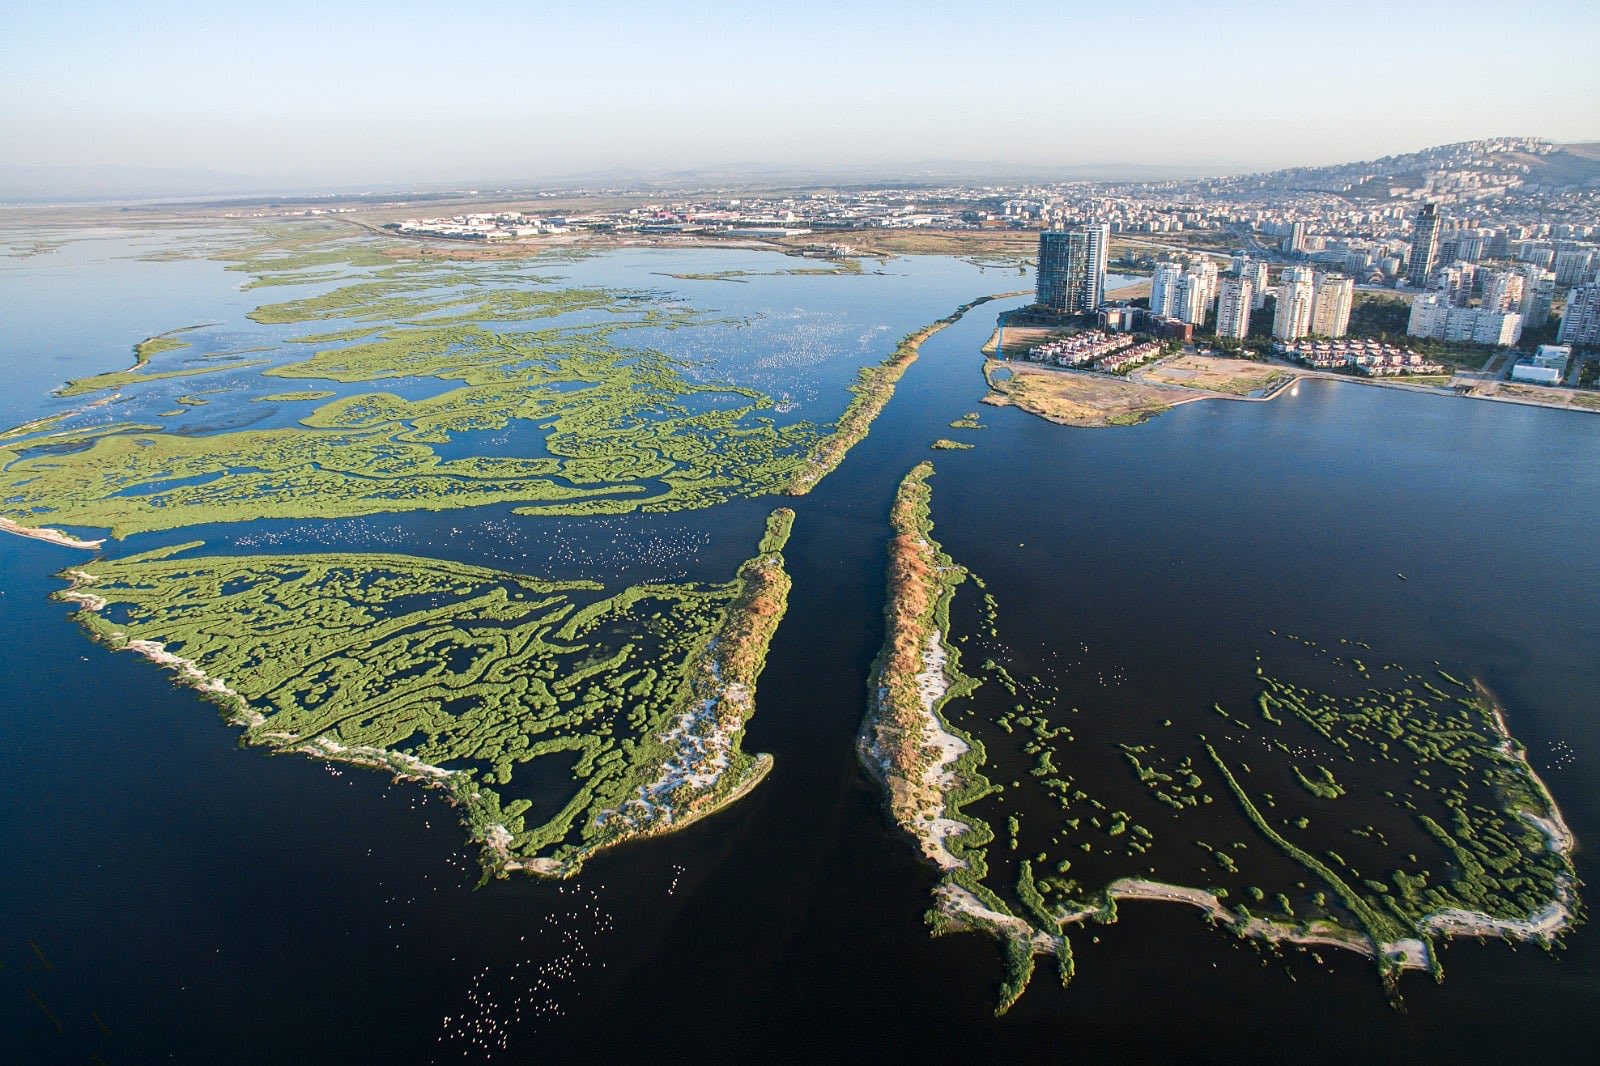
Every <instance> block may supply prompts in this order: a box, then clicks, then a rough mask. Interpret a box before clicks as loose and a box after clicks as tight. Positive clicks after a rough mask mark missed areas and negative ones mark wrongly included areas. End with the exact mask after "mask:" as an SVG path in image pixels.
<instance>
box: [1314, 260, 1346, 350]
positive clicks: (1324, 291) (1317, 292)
mask: <svg viewBox="0 0 1600 1066" xmlns="http://www.w3.org/2000/svg"><path fill="white" fill-rule="evenodd" d="M1355 294H1356V283H1355V281H1354V279H1352V278H1348V277H1345V276H1344V275H1343V274H1318V275H1317V277H1316V281H1315V282H1314V283H1313V285H1312V292H1311V325H1310V332H1311V335H1312V336H1313V337H1343V336H1344V335H1345V334H1346V333H1349V332H1350V308H1351V306H1352V305H1353V304H1354V303H1355Z"/></svg>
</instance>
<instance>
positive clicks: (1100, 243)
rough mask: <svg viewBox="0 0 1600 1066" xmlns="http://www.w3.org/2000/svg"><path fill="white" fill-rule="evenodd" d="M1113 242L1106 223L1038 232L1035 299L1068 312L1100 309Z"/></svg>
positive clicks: (1081, 312) (1072, 313)
mask: <svg viewBox="0 0 1600 1066" xmlns="http://www.w3.org/2000/svg"><path fill="white" fill-rule="evenodd" d="M1110 243H1111V234H1110V230H1109V229H1108V228H1107V227H1106V226H1105V225H1104V224H1101V225H1098V226H1084V227H1082V228H1079V229H1072V230H1051V231H1047V232H1044V233H1041V234H1039V288H1038V292H1037V295H1036V297H1035V301H1034V302H1035V303H1037V304H1038V305H1039V306H1041V307H1048V308H1049V309H1050V310H1052V311H1060V312H1061V313H1063V314H1068V315H1089V314H1093V313H1094V312H1095V311H1097V310H1099V309H1100V305H1101V303H1103V302H1104V298H1105V287H1106V249H1107V246H1108V245H1109V244H1110Z"/></svg>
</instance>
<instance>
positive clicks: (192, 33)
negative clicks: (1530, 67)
mask: <svg viewBox="0 0 1600 1066" xmlns="http://www.w3.org/2000/svg"><path fill="white" fill-rule="evenodd" d="M226 8H227V6H226V5H225V8H224V9H222V10H207V11H206V12H201V13H198V14H197V13H194V12H191V11H189V10H187V9H181V8H178V7H177V6H176V5H172V4H167V3H157V4H153V5H141V6H140V8H139V9H138V11H132V10H125V9H122V8H118V7H114V6H111V5H105V4H100V3H92V4H88V5H80V6H78V7H76V8H74V9H72V10H71V11H65V12H64V11H61V10H57V9H47V8H43V7H40V8H36V9H32V10H28V11H21V12H17V13H15V14H14V15H13V17H12V19H11V20H10V23H11V24H10V26H9V27H8V41H7V42H5V43H0V71H3V73H0V89H3V91H4V92H5V94H6V97H7V99H8V100H10V101H12V105H13V106H12V107H10V108H8V109H7V110H6V112H5V113H4V114H3V115H0V139H3V140H4V141H5V143H6V144H7V146H8V151H7V159H6V164H7V166H6V170H7V171H9V172H10V179H11V181H12V183H15V182H16V181H18V180H19V179H23V178H26V177H28V176H29V175H30V174H31V175H33V176H34V177H35V178H36V179H37V180H40V181H43V180H47V179H48V178H50V177H51V176H54V177H56V178H59V177H60V176H61V174H62V173H63V171H65V172H94V173H99V174H101V176H102V179H103V180H108V181H112V182H115V181H116V180H117V178H118V177H119V176H120V177H121V178H122V179H124V180H125V181H127V182H130V183H137V182H140V181H142V182H144V183H146V184H149V183H151V182H155V183H158V184H159V183H160V182H161V181H166V182H168V183H169V184H170V183H172V182H175V181H176V182H178V183H179V184H183V185H187V186H190V187H193V188H194V189H195V190H197V191H199V190H202V189H204V188H205V187H206V186H207V185H208V184H210V185H215V186H216V187H217V190H218V191H230V190H234V189H237V188H240V187H248V186H250V185H252V184H254V185H256V186H259V187H260V188H261V189H263V190H266V189H269V188H271V189H278V188H288V187H307V188H311V187H323V186H330V187H331V186H349V185H360V184H383V183H385V182H389V183H419V184H433V183H463V182H467V183H471V182H496V181H507V182H509V181H515V180H539V179H557V178H562V177H584V176H589V177H594V176H602V175H616V176H650V175H665V176H670V175H673V174H678V173H682V172H685V171H695V172H699V173H712V174H715V173H719V172H725V173H733V174H738V173H746V174H755V173H761V172H766V173H782V172H786V171H791V172H806V173H812V174H816V173H822V172H838V173H841V174H850V173H866V172H871V173H876V174H887V173H892V172H903V173H904V172H910V173H915V172H918V171H923V170H927V171H938V170H941V169H942V170H944V171H946V172H954V171H966V172H977V171H983V170H986V169H988V170H994V171H1004V170H1006V169H1007V168H1011V169H1013V170H1014V171H1017V172H1024V171H1054V172H1058V173H1068V172H1072V171H1074V170H1075V169H1076V170H1082V171H1085V173H1084V174H1083V176H1093V177H1130V178H1134V177H1140V176H1165V175H1168V174H1171V175H1174V176H1176V175H1179V174H1218V173H1237V172H1242V171H1252V170H1265V169H1273V168H1277V167H1283V166H1291V165H1302V164H1304V165H1317V164H1322V163H1331V162H1335V161H1343V160H1350V159H1369V158H1376V157H1380V156H1383V155H1388V154H1394V153H1399V152H1405V151H1410V150H1414V149H1417V148H1420V147H1423V146H1424V142H1427V143H1434V144H1438V143H1444V142H1447V141H1453V140H1469V139H1475V138H1480V137H1488V136H1500V135H1524V134H1526V135H1536V136H1542V137H1548V138H1550V139H1553V140H1556V141H1559V142H1573V141H1584V140H1589V139H1595V138H1600V128H1597V127H1596V125H1595V123H1594V119H1593V115H1592V107H1590V106H1589V101H1592V100H1593V99H1594V97H1595V94H1596V92H1600V72H1597V71H1596V70H1595V69H1594V68H1593V67H1592V65H1588V64H1586V63H1585V62H1584V56H1585V55H1587V54H1591V53H1592V52H1593V50H1594V47H1595V46H1596V45H1597V44H1600V26H1597V25H1596V20H1594V19H1593V18H1592V17H1590V12H1589V11H1588V10H1587V9H1586V6H1585V5H1584V4H1582V3H1577V2H1573V0H1548V2H1544V3H1536V4H1533V5H1531V6H1528V7H1524V8H1522V9H1519V12H1518V14H1519V18H1520V19H1521V20H1522V21H1523V22H1524V23H1525V24H1527V25H1531V26H1543V27H1548V28H1549V30H1550V32H1549V34H1548V35H1547V36H1545V37H1542V38H1541V39H1540V40H1539V43H1538V45H1537V47H1538V50H1539V57H1540V66H1539V69H1540V70H1541V71H1548V72H1549V73H1547V74H1541V76H1540V77H1517V78H1483V79H1467V80H1465V81H1463V82H1461V83H1460V84H1459V85H1457V86H1456V87H1455V88H1454V89H1453V91H1452V92H1451V93H1449V94H1439V97H1438V99H1437V101H1434V100H1432V99H1410V100H1407V101H1405V103H1404V105H1403V106H1396V101H1397V94H1398V92H1399V87H1400V85H1401V84H1402V82H1403V78H1402V73H1403V72H1402V69H1401V67H1400V65H1399V63H1398V60H1397V59H1396V56H1397V55H1398V54H1399V52H1398V50H1397V49H1398V44H1399V43H1400V42H1401V41H1403V40H1405V39H1407V38H1408V37H1410V36H1417V35H1426V36H1427V38H1428V39H1429V41H1430V49H1431V51H1432V53H1433V54H1436V55H1439V56H1441V57H1444V56H1451V55H1454V56H1461V57H1470V56H1473V55H1478V54H1481V52H1482V49H1483V44H1484V41H1483V32H1482V27H1483V26H1484V25H1486V24H1488V20H1489V18H1490V16H1492V15H1493V14H1494V13H1495V12H1496V11H1499V8H1497V7H1494V6H1492V5H1488V4H1484V3H1470V2H1469V3H1457V4H1450V5H1445V4H1438V3H1431V2H1430V3H1422V4H1411V5H1406V6H1405V7H1404V9H1402V10H1395V9H1393V8H1390V7H1384V8H1381V9H1380V8H1378V7H1377V6H1376V5H1370V4H1357V5H1352V6H1350V7H1348V8H1347V9H1346V15H1347V17H1345V18H1343V19H1342V20H1339V21H1337V22H1333V23H1331V24H1330V23H1328V21H1327V20H1325V19H1321V18H1319V17H1317V16H1316V15H1315V14H1314V13H1305V14H1296V13H1292V12H1289V13H1286V12H1284V11H1283V10H1282V9H1280V8H1277V7H1274V6H1272V5H1267V4H1262V3H1256V2H1254V0H1248V2H1240V3H1235V4H1231V5H1229V12H1228V13H1229V14H1231V15H1232V16H1233V17H1232V18H1217V19H1213V20H1208V21H1207V22H1206V24H1204V25H1191V24H1190V23H1189V22H1188V21H1187V20H1184V19H1182V18H1181V17H1180V15H1181V9H1180V8H1179V7H1178V6H1176V5H1174V4H1171V3H1167V2H1166V0H1158V2H1154V3H1150V4H1146V5H1144V6H1142V7H1141V8H1139V9H1138V10H1136V11H1132V12H1125V11H1111V10H1105V9H1100V8H1091V7H1088V6H1086V5H1081V4H1074V5H1045V4H1042V3H1035V2H1033V0H1026V2H1013V3H1010V4H1008V5H1006V6H1005V7H1003V8H1002V9H999V10H997V11H994V12H993V13H992V14H991V15H989V16H988V18H987V21H986V26H987V27H988V28H989V29H990V31H991V32H990V36H989V38H988V39H987V40H986V39H985V38H984V37H983V36H982V35H981V33H980V34H979V35H978V36H977V37H976V42H977V43H975V38H974V35H973V34H972V33H971V32H969V30H970V27H969V26H968V25H967V24H968V23H969V22H970V20H971V13H970V12H969V11H967V10H966V9H963V8H958V7H956V6H955V5H948V4H945V5H939V4H935V5H931V6H923V7H919V8H917V9H914V10H913V9H910V8H908V7H906V6H905V5H902V4H886V5H878V6H875V7H873V8H872V9H871V10H864V9H861V8H859V7H846V6H844V5H836V4H826V5H824V6H823V7H822V8H820V9H818V10H817V11H816V12H815V13H814V14H813V15H811V16H810V18H809V19H808V20H801V19H799V18H798V17H797V16H795V15H793V14H792V13H790V12H788V11H787V10H786V9H782V8H779V7H777V6H774V5H770V4H764V3H758V4H753V5H747V6H745V7H742V8H741V9H740V10H739V11H738V12H736V13H725V12H723V11H721V10H720V9H716V8H713V7H711V6H710V5H706V4H700V3H688V4H679V5H676V6H675V7H674V9H673V11H672V12H671V14H670V17H669V16H659V17H657V18H655V19H641V18H639V17H637V16H636V15H633V14H632V13H631V12H626V11H624V10H622V9H620V8H618V7H617V6H616V5H611V4H599V5H589V6H587V7H585V8H584V9H583V10H582V11H581V12H579V11H576V10H548V11H546V10H541V12H540V14H539V16H538V19H537V21H535V22H530V21H529V20H528V19H527V17H526V15H525V14H524V13H523V12H522V11H520V10H519V9H516V8H514V7H513V6H511V5H505V4H501V3H478V4H475V5H473V6H472V8H471V10H470V11H468V12H466V13H464V14H461V15H455V16H453V17H452V18H451V19H449V20H442V19H440V18H439V17H438V16H437V14H436V13H435V12H434V11H433V10H431V9H427V8H424V7H422V6H421V5H416V4H400V5H397V6H395V7H394V8H393V9H391V10H386V11H385V13H384V16H383V17H382V18H381V19H378V18H373V17H369V16H367V15H365V14H363V13H359V12H356V11H354V10H351V9H350V8H348V7H345V6H341V7H336V8H334V9H332V10H323V9H321V8H313V7H311V6H308V5H305V4H302V3H299V2H298V0H295V2H291V3H289V4H287V5H284V6H280V7H279V8H275V9H274V11H273V19H272V20H271V21H270V22H268V21H263V20H262V19H261V18H260V14H261V13H260V12H258V11H255V10H253V9H252V10H249V11H248V12H246V11H245V10H244V9H242V8H238V7H233V9H232V10H228V9H226ZM1380 12H1381V14H1382V17H1383V22H1382V24H1381V25H1382V29H1381V31H1380V30H1375V29H1374V28H1373V27H1374V26H1376V25H1378V23H1377V22H1376V21H1374V19H1373V18H1372V17H1371V16H1376V15H1377V14H1379V13H1380ZM1024 31H1025V33H1024ZM1019 34H1022V35H1023V37H1024V39H1025V40H1027V41H1030V42H1031V41H1037V40H1045V41H1052V40H1072V41H1075V42H1078V43H1076V44H1075V45H1074V46H1073V47H1071V48H1065V47H1061V46H1057V45H1053V44H1051V45H1045V46H1037V45H1035V46H1032V47H1022V46H1019V44H1018V43H1017V40H1016V38H1017V35H1019ZM1084 42H1092V43H1088V44H1085V43H1084ZM1291 59H1292V63H1289V62H1288V61H1289V60H1291ZM1280 61H1281V62H1282V63H1283V64H1285V65H1281V66H1280V65H1279V63H1280ZM1241 62H1243V63H1245V64H1246V72H1247V73H1246V76H1248V77H1250V78H1251V79H1253V80H1255V81H1257V82H1258V83H1260V84H1261V85H1262V87H1263V88H1267V87H1270V86H1271V85H1273V84H1274V83H1275V82H1282V81H1285V80H1292V78H1293V77H1294V76H1296V75H1297V74H1298V73H1300V72H1304V71H1306V70H1310V69H1320V70H1321V71H1322V74H1321V77H1322V78H1323V80H1324V81H1327V80H1328V79H1330V78H1331V79H1332V80H1331V84H1332V85H1334V86H1335V91H1334V95H1333V99H1334V100H1336V101H1337V102H1338V104H1339V106H1338V107H1337V108H1334V109H1332V110H1331V111H1330V110H1328V109H1323V110H1320V111H1319V112H1318V113H1317V121H1315V122H1310V121H1306V118H1307V116H1306V115H1305V114H1304V113H1302V112H1301V110H1300V109H1299V105H1297V104H1296V103H1295V101H1296V100H1298V99H1299V97H1298V96H1297V95H1296V94H1294V93H1275V92H1261V93H1258V94H1255V97H1254V99H1255V100H1256V101H1257V105H1256V108H1255V111H1254V113H1253V117H1252V120H1251V121H1249V122H1243V123H1234V124H1229V125H1223V126H1212V125H1208V124H1206V123H1203V122H1202V123H1197V122H1195V121H1194V117H1195V116H1194V115H1193V114H1191V113H1190V109H1187V108H1174V107H1169V106H1164V105H1163V106H1158V104H1160V102H1161V101H1164V100H1171V99H1179V98H1185V97H1187V96H1188V95H1189V94H1191V93H1192V92H1193V90H1194V88H1195V86H1196V85H1203V84H1204V83H1205V82H1206V81H1208V80H1213V79H1222V78H1226V77H1231V76H1234V73H1236V72H1235V71H1234V68H1235V67H1236V66H1237V65H1238V64H1239V63H1241ZM1250 64H1254V65H1255V68H1256V69H1254V70H1252V69H1251V68H1250ZM1446 102H1448V106H1446ZM1269 129H1270V130H1272V135H1271V136H1266V135H1264V131H1266V130H1269ZM1418 130H1426V131H1427V132H1426V133H1424V134H1419V133H1418V132H1417V131H1418ZM130 168H131V169H130ZM1090 172H1092V173H1090ZM225 187H226V188H225ZM134 191H136V190H134Z"/></svg>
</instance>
